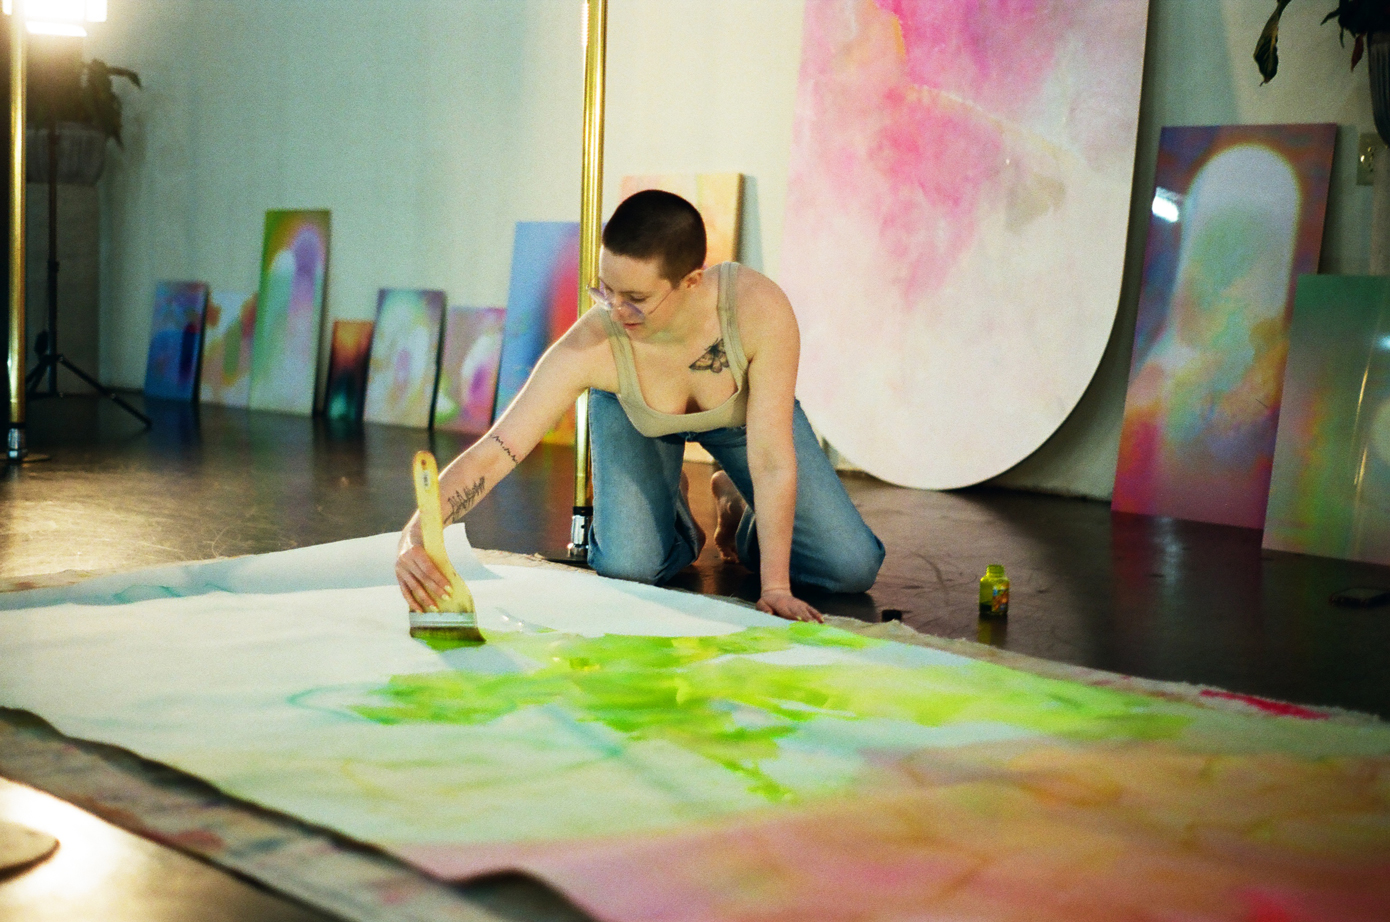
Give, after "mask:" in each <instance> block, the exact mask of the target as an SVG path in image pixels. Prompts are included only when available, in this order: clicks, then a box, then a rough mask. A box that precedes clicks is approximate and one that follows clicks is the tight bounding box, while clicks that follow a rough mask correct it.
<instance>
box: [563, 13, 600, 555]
mask: <svg viewBox="0 0 1390 922" xmlns="http://www.w3.org/2000/svg"><path fill="white" fill-rule="evenodd" d="M584 6H585V16H584V155H583V165H582V170H583V173H582V176H581V179H580V186H579V312H580V313H581V314H582V313H583V312H584V311H586V310H588V307H589V288H590V287H591V286H593V285H596V284H597V283H598V252H599V247H600V246H601V242H600V229H601V224H602V219H603V215H602V209H603V88H604V77H605V70H606V66H607V46H608V0H585V4H584ZM592 497H593V487H592V485H591V483H590V478H589V395H588V393H587V392H585V393H584V394H582V395H580V397H579V401H578V402H577V403H576V404H575V406H574V519H573V520H572V522H571V524H570V546H569V555H570V557H572V558H583V557H585V556H586V555H587V553H588V538H589V525H590V523H591V521H592V519H593V514H594V507H593V499H592Z"/></svg>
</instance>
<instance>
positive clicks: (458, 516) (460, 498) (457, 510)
mask: <svg viewBox="0 0 1390 922" xmlns="http://www.w3.org/2000/svg"><path fill="white" fill-rule="evenodd" d="M486 483H487V481H486V480H485V479H484V478H482V477H479V478H478V479H477V480H476V481H475V482H474V483H473V486H471V487H467V488H465V489H464V490H462V491H457V490H456V491H455V492H454V495H453V496H450V497H449V518H448V519H446V520H445V524H448V523H450V522H458V521H461V520H462V519H463V516H464V513H466V512H467V511H468V510H469V509H472V508H473V506H474V504H476V503H477V502H478V498H479V497H480V496H482V495H483V489H484V488H485V485H486Z"/></svg>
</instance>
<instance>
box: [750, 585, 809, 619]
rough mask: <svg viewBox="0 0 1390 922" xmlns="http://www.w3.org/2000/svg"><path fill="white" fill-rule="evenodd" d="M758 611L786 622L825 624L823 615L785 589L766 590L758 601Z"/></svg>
mask: <svg viewBox="0 0 1390 922" xmlns="http://www.w3.org/2000/svg"><path fill="white" fill-rule="evenodd" d="M758 611H761V612H766V613H767V614H769V615H776V616H777V617H779V618H786V619H787V620H788V621H814V622H816V623H817V624H823V623H825V615H822V614H821V613H820V612H818V611H816V610H815V609H814V608H812V607H811V606H810V605H807V604H806V603H805V602H803V601H801V600H800V599H798V598H797V597H796V596H794V595H792V594H791V592H790V591H789V590H786V589H768V590H766V591H765V592H763V597H762V598H760V599H758Z"/></svg>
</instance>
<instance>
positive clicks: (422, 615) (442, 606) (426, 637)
mask: <svg viewBox="0 0 1390 922" xmlns="http://www.w3.org/2000/svg"><path fill="white" fill-rule="evenodd" d="M411 473H412V474H413V476H414V480H415V502H416V504H417V505H418V506H419V507H420V535H421V539H422V542H423V544H424V546H425V553H426V554H427V555H428V556H429V558H430V560H431V561H433V562H434V565H435V566H436V567H438V568H439V572H440V573H442V574H443V575H444V578H445V579H447V580H448V581H449V591H448V592H447V594H446V595H445V596H444V598H442V599H439V600H438V601H439V607H438V608H432V609H431V610H430V611H423V612H421V611H413V612H411V613H410V636H411V637H415V638H417V639H419V640H423V641H426V642H428V643H433V642H443V643H446V644H454V643H483V642H484V640H485V638H484V637H483V635H482V632H481V631H479V630H478V618H477V616H476V614H475V612H476V611H477V609H476V608H475V606H474V604H473V593H471V592H469V591H468V585H467V584H466V583H464V581H463V577H461V576H459V575H458V571H457V570H455V569H454V565H453V564H451V563H450V562H449V553H448V552H447V551H446V550H444V518H443V513H442V512H441V511H440V507H439V468H438V466H437V465H436V464H435V460H434V455H432V454H430V453H429V452H427V451H418V452H416V453H415V461H414V462H413V463H412V465H411Z"/></svg>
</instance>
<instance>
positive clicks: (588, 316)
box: [559, 309, 608, 352]
mask: <svg viewBox="0 0 1390 922" xmlns="http://www.w3.org/2000/svg"><path fill="white" fill-rule="evenodd" d="M559 343H560V344H563V345H564V347H565V348H566V349H569V350H578V351H586V352H587V351H592V350H594V349H597V348H598V347H599V346H605V347H606V346H607V343H608V330H607V328H606V327H605V325H604V323H603V313H602V311H600V310H597V309H595V310H589V311H585V312H584V313H583V314H581V315H580V317H579V319H578V320H576V321H575V322H574V323H573V324H572V325H571V326H570V328H569V329H568V330H566V331H565V334H564V335H563V336H561V337H560V339H559Z"/></svg>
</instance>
